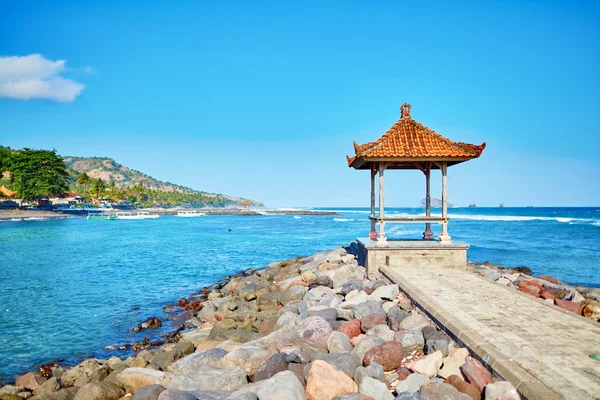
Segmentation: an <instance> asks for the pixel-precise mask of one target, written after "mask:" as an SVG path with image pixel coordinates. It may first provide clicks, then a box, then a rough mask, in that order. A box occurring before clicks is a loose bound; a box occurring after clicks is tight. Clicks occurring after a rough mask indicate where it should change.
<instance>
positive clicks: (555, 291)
mask: <svg viewBox="0 0 600 400" xmlns="http://www.w3.org/2000/svg"><path fill="white" fill-rule="evenodd" d="M546 292H547V293H550V294H551V295H552V296H554V298H555V299H562V298H563V297H565V295H566V294H567V291H566V290H565V289H559V288H551V287H549V288H546Z"/></svg>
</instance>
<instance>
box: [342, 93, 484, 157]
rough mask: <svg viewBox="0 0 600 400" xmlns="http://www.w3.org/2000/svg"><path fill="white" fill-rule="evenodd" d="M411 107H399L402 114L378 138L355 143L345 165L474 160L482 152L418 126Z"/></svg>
mask: <svg viewBox="0 0 600 400" xmlns="http://www.w3.org/2000/svg"><path fill="white" fill-rule="evenodd" d="M410 108H411V106H410V104H403V105H402V107H400V110H401V111H402V115H401V117H400V119H399V120H398V122H396V123H395V124H394V126H392V127H391V128H390V130H388V131H387V132H386V133H385V134H384V135H383V136H382V137H381V138H379V139H378V140H377V141H375V142H370V143H366V144H363V145H358V144H356V142H354V151H355V152H356V155H355V156H354V157H348V156H346V158H347V160H348V166H352V164H353V163H354V161H356V160H357V159H358V158H360V157H363V158H397V159H398V160H399V161H401V160H402V159H403V158H411V159H415V158H423V159H428V158H461V159H463V158H477V157H479V156H480V155H481V152H482V151H483V149H485V142H484V143H483V144H481V145H480V146H477V145H474V144H469V143H462V142H453V141H452V140H450V139H447V138H445V137H443V136H442V135H439V134H437V133H435V132H434V131H432V130H431V129H429V128H427V127H426V126H424V125H422V124H420V123H418V122H417V121H415V120H414V119H412V118H411V117H410Z"/></svg>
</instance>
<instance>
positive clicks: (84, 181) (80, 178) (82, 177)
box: [77, 172, 91, 192]
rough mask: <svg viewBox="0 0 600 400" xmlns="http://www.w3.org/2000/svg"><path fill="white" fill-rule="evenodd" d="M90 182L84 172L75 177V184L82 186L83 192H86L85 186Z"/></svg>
mask: <svg viewBox="0 0 600 400" xmlns="http://www.w3.org/2000/svg"><path fill="white" fill-rule="evenodd" d="M90 182H91V179H90V177H89V175H88V174H86V173H85V172H82V173H80V174H79V175H77V184H78V185H79V186H83V191H84V192H87V185H89V184H90Z"/></svg>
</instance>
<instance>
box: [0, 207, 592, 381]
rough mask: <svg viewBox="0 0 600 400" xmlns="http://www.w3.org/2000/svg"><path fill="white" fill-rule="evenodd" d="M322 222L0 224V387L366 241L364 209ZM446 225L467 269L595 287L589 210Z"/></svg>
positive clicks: (523, 211) (505, 211) (410, 228)
mask: <svg viewBox="0 0 600 400" xmlns="http://www.w3.org/2000/svg"><path fill="white" fill-rule="evenodd" d="M329 210H333V211H338V212H339V213H340V214H342V215H340V216H335V217H334V216H302V217H298V216H296V217H295V216H290V215H270V216H252V217H239V216H207V217H199V218H177V217H161V218H158V219H154V220H129V221H125V220H122V221H87V220H85V219H64V220H39V221H1V222H0V360H1V362H0V380H12V379H14V377H15V376H16V375H17V374H19V373H22V372H24V371H26V370H32V369H37V367H38V365H39V364H40V363H42V362H49V361H53V360H65V361H66V362H69V363H74V362H77V361H78V360H81V359H82V358H85V357H89V356H98V357H108V356H110V355H113V354H117V355H126V354H127V353H124V352H118V351H116V350H111V348H110V345H117V344H123V343H132V342H134V341H136V340H139V339H140V338H141V336H142V334H137V333H136V334H134V333H132V332H131V331H130V329H131V328H132V327H134V326H135V325H136V324H137V323H138V322H141V321H142V320H143V319H145V318H147V317H149V316H153V315H156V316H159V317H163V316H164V315H165V314H164V313H163V312H162V311H161V308H162V306H163V305H165V304H168V303H170V302H173V301H176V300H177V299H179V298H181V297H184V296H187V295H189V294H190V293H192V292H194V291H197V290H199V289H200V288H202V287H203V286H206V285H209V284H211V283H214V282H216V281H217V280H218V279H219V278H221V277H222V276H224V275H227V274H231V273H234V272H237V271H239V270H242V269H245V268H250V267H253V268H260V267H263V266H265V265H267V264H268V263H269V262H271V261H274V260H283V259H287V258H292V257H295V256H297V255H309V254H312V253H314V252H317V251H320V250H324V249H328V248H334V247H336V246H340V245H347V244H348V243H350V242H351V241H353V240H354V239H355V238H356V237H365V236H367V235H368V230H369V222H368V220H367V217H368V214H369V211H368V210H367V209H329ZM386 212H387V213H388V214H389V213H396V214H419V213H422V212H423V210H422V209H404V208H402V209H398V208H396V209H390V210H386ZM434 213H435V212H434ZM450 216H451V218H452V220H451V222H450V225H449V231H450V235H451V236H452V239H453V241H460V242H467V243H469V244H470V245H471V248H470V250H469V253H468V258H469V259H470V260H473V261H478V262H483V261H486V260H489V261H491V262H493V263H498V264H504V265H506V266H509V267H515V266H518V265H526V266H528V267H530V268H531V269H532V270H533V271H534V272H535V273H536V274H540V273H545V274H550V275H553V276H556V277H557V278H559V279H561V280H564V281H565V282H568V283H572V284H584V285H587V286H600V273H599V267H600V246H598V239H597V238H598V235H600V208H477V209H461V208H455V209H451V210H450ZM423 228H424V227H423V224H405V225H398V224H390V225H388V226H387V232H388V235H389V236H390V237H392V238H394V237H396V238H419V237H420V236H421V234H422V231H423ZM229 229H231V231H229ZM434 232H435V233H436V235H437V234H439V227H438V226H437V225H434ZM166 325H167V326H165V328H164V330H173V329H174V328H173V327H169V326H168V323H167V324H166ZM164 330H163V331H164ZM160 332H161V331H157V332H152V334H153V335H155V336H156V335H158V334H159V333H160ZM107 346H109V347H107Z"/></svg>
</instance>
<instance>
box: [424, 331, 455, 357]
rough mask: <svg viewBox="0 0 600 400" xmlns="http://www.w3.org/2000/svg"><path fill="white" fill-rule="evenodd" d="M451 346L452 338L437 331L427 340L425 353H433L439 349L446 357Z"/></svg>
mask: <svg viewBox="0 0 600 400" xmlns="http://www.w3.org/2000/svg"><path fill="white" fill-rule="evenodd" d="M449 346H450V338H449V337H448V336H446V335H444V333H442V332H437V333H436V334H435V335H433V336H431V337H429V338H428V339H427V340H426V341H425V354H432V353H435V352H436V351H437V350H439V351H441V352H442V354H443V355H444V357H446V356H447V355H448V350H449Z"/></svg>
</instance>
